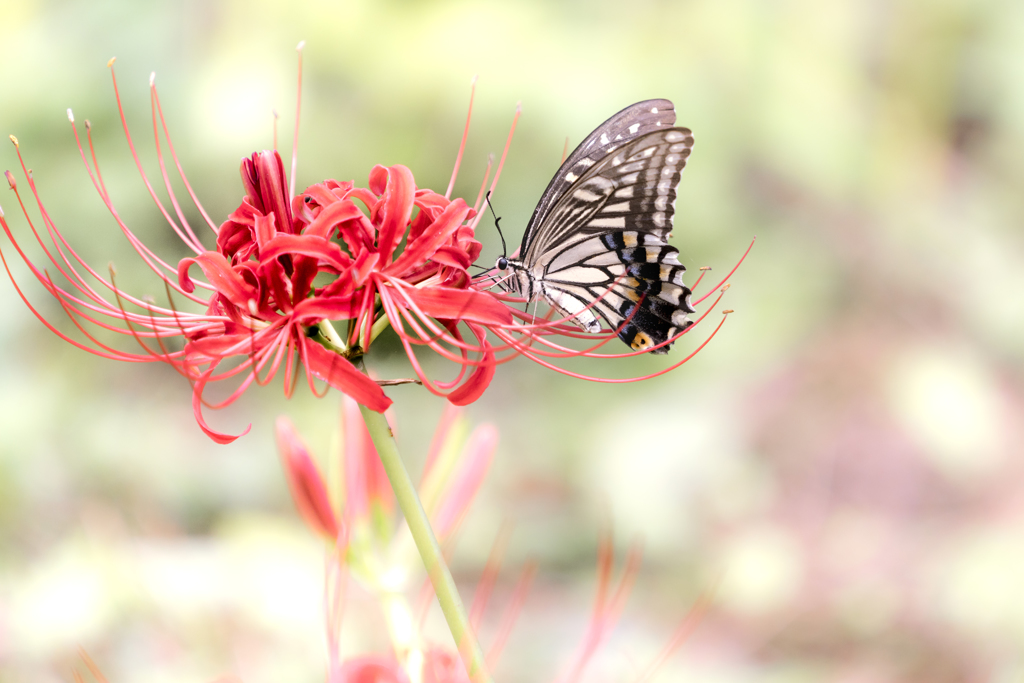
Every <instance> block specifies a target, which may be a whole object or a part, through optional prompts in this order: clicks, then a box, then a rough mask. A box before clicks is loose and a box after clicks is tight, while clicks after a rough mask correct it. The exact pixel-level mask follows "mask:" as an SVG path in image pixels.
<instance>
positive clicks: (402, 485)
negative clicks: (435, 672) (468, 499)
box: [356, 359, 493, 683]
mask: <svg viewBox="0 0 1024 683" xmlns="http://www.w3.org/2000/svg"><path fill="white" fill-rule="evenodd" d="M356 364H357V366H361V365H363V363H362V359H359V360H358V361H356ZM360 369H361V370H364V368H362V367H360ZM364 371H365V370H364ZM359 410H360V412H361V413H362V414H363V420H365V422H366V428H367V429H368V430H369V432H370V438H371V439H372V440H373V445H374V446H376V448H377V454H378V455H379V456H380V461H381V464H382V465H384V471H385V472H386V473H387V475H388V480H389V481H390V482H391V488H392V490H393V491H394V492H395V498H396V499H397V500H398V507H399V508H400V509H401V510H402V515H404V516H405V521H406V523H407V524H408V525H409V531H410V532H411V533H412V537H413V540H414V541H415V542H416V549H417V550H418V551H419V553H420V557H421V558H422V559H423V565H424V566H425V567H426V569H427V575H428V576H429V577H430V583H431V584H432V585H433V586H434V593H435V594H436V595H437V601H438V602H439V603H440V605H441V611H442V612H443V613H444V618H445V621H447V622H448V629H449V630H450V631H451V632H452V637H453V638H454V639H455V647H456V648H457V649H458V650H459V654H460V655H461V657H462V661H463V663H464V664H465V665H466V671H467V672H468V673H469V678H470V680H471V681H473V683H492V680H493V679H492V678H491V675H490V673H488V671H487V665H486V660H485V659H484V653H483V651H482V650H481V649H480V645H479V644H478V643H477V640H476V637H475V636H474V635H473V631H472V629H471V628H470V626H469V616H468V615H467V613H466V608H465V606H464V605H463V604H462V598H460V597H459V592H458V590H457V589H456V587H455V580H454V579H452V574H451V572H450V571H449V570H448V565H447V564H446V563H445V561H444V555H443V554H442V553H441V546H440V545H439V544H438V542H437V537H436V536H434V530H433V529H432V528H431V527H430V520H429V519H428V518H427V513H426V511H425V510H424V509H423V503H422V502H420V497H419V495H418V494H417V493H416V486H415V485H414V484H413V482H412V477H410V476H409V471H408V470H407V469H406V468H405V463H404V462H402V457H401V455H399V453H398V444H396V443H395V437H394V434H392V432H391V427H390V426H388V421H387V418H385V417H384V414H383V413H378V412H376V411H374V410H372V409H369V408H367V407H366V406H364V405H360V406H359Z"/></svg>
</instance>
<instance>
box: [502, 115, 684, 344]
mask: <svg viewBox="0 0 1024 683" xmlns="http://www.w3.org/2000/svg"><path fill="white" fill-rule="evenodd" d="M675 122H676V113H675V110H674V109H673V106H672V103H671V102H670V101H668V100H645V101H643V102H637V103H636V104H633V105H630V106H629V107H626V108H625V109H623V110H622V111H620V112H619V113H617V114H615V115H614V116H612V117H611V118H610V119H608V120H607V121H605V122H604V123H602V124H601V125H600V126H598V127H597V129H595V130H594V132H592V133H591V134H590V135H588V136H587V137H586V139H585V140H583V142H582V143H580V145H579V146H578V147H577V148H576V149H575V150H574V151H573V153H572V154H570V155H569V157H568V158H567V159H566V160H565V162H564V163H563V164H562V166H561V167H560V168H559V169H558V172H557V173H555V176H554V177H553V178H552V179H551V182H550V183H548V186H547V189H546V190H544V194H543V195H541V198H540V201H539V202H538V203H537V208H536V209H534V211H533V216H532V217H531V218H530V222H529V223H528V224H527V226H526V232H525V233H524V235H523V242H522V245H521V246H520V248H519V257H518V258H508V257H506V256H502V257H500V258H499V259H498V261H497V264H496V267H497V269H498V270H499V271H501V272H506V271H511V272H510V273H509V277H507V278H506V280H504V283H503V286H504V287H505V289H506V290H508V291H512V292H516V293H518V294H520V295H521V296H523V297H524V298H525V299H526V300H527V301H534V300H537V299H539V298H541V297H543V298H544V299H545V300H546V301H547V302H548V303H549V304H550V305H551V306H552V307H553V308H555V309H556V310H557V311H558V312H560V313H561V314H562V315H564V316H565V317H566V318H567V319H569V320H571V321H572V322H573V323H575V324H576V325H578V326H579V327H581V328H583V329H584V330H586V331H588V332H599V331H600V330H601V323H600V321H599V320H598V316H600V317H601V318H603V319H604V321H605V322H606V323H607V324H608V325H609V326H610V327H611V329H613V330H617V331H618V336H619V338H620V339H621V340H622V341H624V342H625V343H626V344H628V345H629V346H630V347H632V348H633V349H634V350H637V351H642V350H648V349H649V350H650V351H651V353H667V352H668V348H669V346H670V345H671V343H665V342H667V341H668V340H670V339H673V338H674V337H675V336H676V335H678V334H679V333H680V332H682V331H683V330H685V329H686V328H687V327H689V326H690V325H692V324H693V321H691V320H690V319H689V318H688V317H687V314H689V313H693V312H694V308H693V307H692V306H691V305H690V289H689V288H688V287H687V286H686V285H684V284H683V273H684V272H685V271H686V268H685V267H684V266H683V265H682V264H681V263H679V260H678V258H677V254H678V253H679V250H678V249H676V248H675V247H672V246H670V245H669V244H668V243H667V241H666V240H667V238H668V235H669V233H670V232H671V230H672V218H673V215H674V214H675V200H676V187H677V186H678V185H679V177H680V174H681V173H682V171H683V168H684V167H685V166H686V160H687V158H688V157H689V156H690V151H691V150H692V148H693V133H692V132H691V131H690V130H689V129H688V128H682V127H676V126H675V125H674V124H675Z"/></svg>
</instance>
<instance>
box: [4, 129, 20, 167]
mask: <svg viewBox="0 0 1024 683" xmlns="http://www.w3.org/2000/svg"><path fill="white" fill-rule="evenodd" d="M7 137H9V138H10V139H11V142H13V143H14V146H15V147H18V146H19V145H18V138H16V137H14V136H13V135H8V136H7ZM8 173H10V171H8Z"/></svg>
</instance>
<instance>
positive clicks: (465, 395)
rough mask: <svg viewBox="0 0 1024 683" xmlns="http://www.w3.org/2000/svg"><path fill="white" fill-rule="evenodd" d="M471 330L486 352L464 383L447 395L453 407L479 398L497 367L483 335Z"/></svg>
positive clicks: (489, 346) (464, 404) (467, 403)
mask: <svg viewBox="0 0 1024 683" xmlns="http://www.w3.org/2000/svg"><path fill="white" fill-rule="evenodd" d="M470 327H471V328H473V332H474V333H475V334H476V335H477V338H480V340H481V346H483V347H484V348H485V349H486V351H485V352H484V357H483V360H482V361H481V362H480V364H479V365H478V366H477V367H476V370H474V371H473V374H472V375H470V376H469V377H468V378H467V379H466V381H465V382H463V383H462V384H460V385H459V386H458V387H457V388H456V389H455V390H454V391H452V393H450V394H448V401H449V402H451V403H452V404H453V405H457V406H466V405H469V404H470V403H472V402H473V401H475V400H477V399H478V398H480V397H481V396H482V395H483V393H484V391H485V390H486V389H487V387H488V385H490V383H491V379H492V378H493V377H494V369H495V368H496V367H497V366H496V365H495V363H494V352H493V351H491V345H490V344H488V343H487V340H486V339H483V338H482V337H483V335H482V334H481V333H480V331H479V330H477V329H475V326H472V325H471V326H470Z"/></svg>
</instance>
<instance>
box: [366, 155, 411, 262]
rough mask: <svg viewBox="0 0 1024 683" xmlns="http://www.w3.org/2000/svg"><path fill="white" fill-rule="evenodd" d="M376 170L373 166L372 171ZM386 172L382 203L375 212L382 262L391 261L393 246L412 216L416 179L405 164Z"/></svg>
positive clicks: (399, 238)
mask: <svg viewBox="0 0 1024 683" xmlns="http://www.w3.org/2000/svg"><path fill="white" fill-rule="evenodd" d="M376 170H377V169H376V168H375V169H374V171H376ZM387 174H388V182H387V187H386V189H385V190H384V194H383V195H382V196H381V199H382V200H383V203H382V204H381V207H380V209H379V212H378V214H377V222H378V225H379V227H378V229H377V251H379V252H380V255H381V261H382V262H383V263H389V262H390V261H391V255H392V254H393V253H394V251H395V247H397V246H398V243H399V242H401V240H402V235H403V234H405V228H406V226H407V225H408V224H409V217H410V216H412V206H413V205H412V202H413V196H414V195H415V193H416V181H415V180H414V179H413V177H412V171H410V170H409V169H408V168H406V167H405V166H402V165H400V164H396V165H394V166H392V167H391V168H389V169H387ZM371 182H372V180H371Z"/></svg>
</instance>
